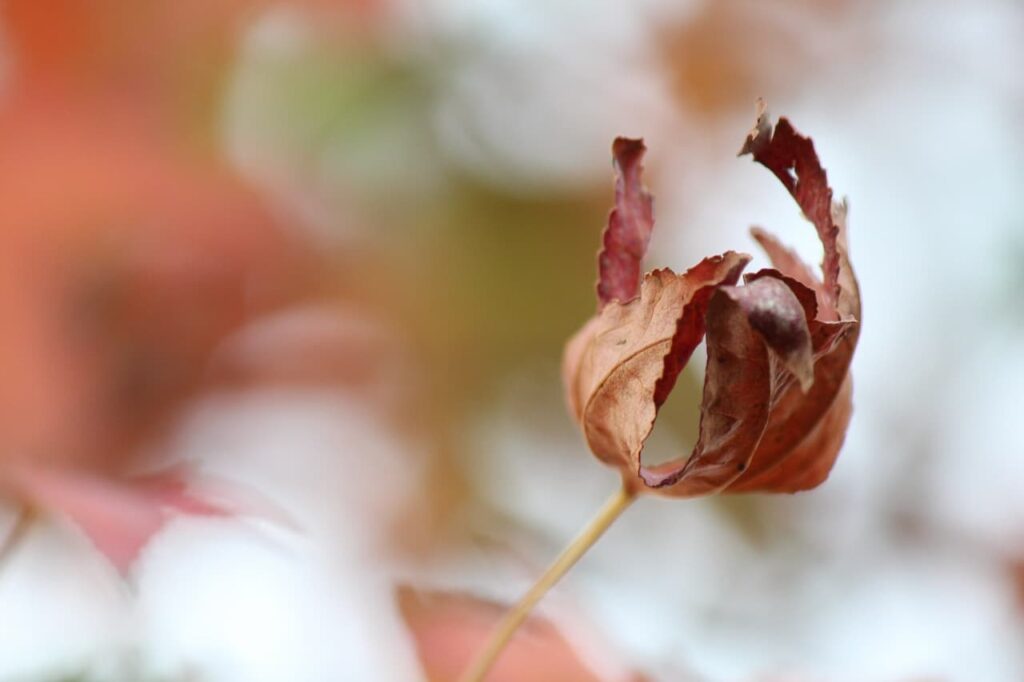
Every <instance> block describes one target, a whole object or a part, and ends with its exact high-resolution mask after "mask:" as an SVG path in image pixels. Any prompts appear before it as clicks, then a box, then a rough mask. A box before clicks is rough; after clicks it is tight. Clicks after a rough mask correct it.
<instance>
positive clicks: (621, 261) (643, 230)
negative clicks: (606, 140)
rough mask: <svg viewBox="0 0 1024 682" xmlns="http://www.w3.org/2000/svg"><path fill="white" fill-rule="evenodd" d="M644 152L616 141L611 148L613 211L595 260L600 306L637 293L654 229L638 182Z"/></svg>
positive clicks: (638, 143) (650, 203)
mask: <svg viewBox="0 0 1024 682" xmlns="http://www.w3.org/2000/svg"><path fill="white" fill-rule="evenodd" d="M646 151H647V148H646V147H644V143H643V140H631V139H628V138H624V137H619V138H616V140H615V142H614V144H612V158H613V159H614V160H615V168H616V172H617V174H618V177H617V178H616V180H615V208H613V209H612V211H611V213H609V214H608V226H607V227H606V228H605V230H604V237H603V239H602V241H603V247H602V249H601V253H600V254H598V257H597V268H598V273H599V278H598V281H597V298H598V300H599V301H600V303H601V305H604V304H607V303H609V302H611V301H619V302H620V303H628V302H629V301H631V300H633V299H634V298H636V297H637V294H638V293H639V289H640V263H641V261H643V259H644V255H645V254H646V253H647V245H648V244H649V243H650V241H651V231H652V230H653V229H654V200H653V199H652V198H651V195H650V194H649V193H648V192H647V190H646V189H644V186H643V180H642V178H641V176H642V174H643V159H644V152H646Z"/></svg>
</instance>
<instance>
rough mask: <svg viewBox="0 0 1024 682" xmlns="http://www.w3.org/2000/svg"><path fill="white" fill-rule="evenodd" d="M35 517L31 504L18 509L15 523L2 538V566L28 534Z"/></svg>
mask: <svg viewBox="0 0 1024 682" xmlns="http://www.w3.org/2000/svg"><path fill="white" fill-rule="evenodd" d="M35 518H36V515H35V511H34V510H33V509H32V507H30V506H29V505H24V506H22V507H21V508H20V509H19V510H18V515H17V517H15V519H14V525H12V526H11V528H10V530H8V531H7V535H6V536H5V537H4V539H3V540H0V567H2V566H4V565H5V564H6V563H7V562H8V561H10V559H11V556H12V555H13V554H14V550H16V549H17V548H18V545H20V544H21V541H22V540H24V539H25V536H26V535H28V530H29V528H31V527H32V522H33V521H34V520H35Z"/></svg>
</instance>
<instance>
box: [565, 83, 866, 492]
mask: <svg viewBox="0 0 1024 682" xmlns="http://www.w3.org/2000/svg"><path fill="white" fill-rule="evenodd" d="M619 143H620V141H616V147H615V149H614V151H615V154H616V160H617V163H618V166H619V168H620V171H621V176H620V178H619V182H618V185H617V191H616V209H615V210H614V211H613V212H612V215H611V217H610V220H609V226H608V229H607V230H606V232H605V237H604V243H605V250H604V251H602V254H601V259H600V268H601V281H600V283H599V286H598V295H599V299H600V306H601V308H600V310H599V312H598V313H597V314H596V315H595V316H594V317H593V318H592V319H591V320H590V321H588V322H587V323H586V324H585V325H584V327H583V328H582V329H581V330H580V331H579V332H578V333H577V335H576V336H575V337H574V338H573V339H572V340H571V341H570V342H569V344H568V346H567V348H566V354H565V360H564V363H563V375H564V376H563V378H564V381H565V385H566V390H567V394H568V401H569V406H570V410H571V411H572V414H573V416H574V417H575V418H576V420H577V421H578V422H579V423H580V426H581V428H582V430H583V433H584V436H585V438H586V440H587V444H588V445H589V446H590V448H591V451H592V452H593V453H594V454H595V455H596V456H597V457H598V458H599V459H601V460H602V461H603V462H605V463H607V464H610V465H612V466H615V467H618V468H619V469H620V471H621V473H622V475H623V478H624V480H625V482H626V485H627V486H630V487H632V488H634V489H650V490H654V491H657V492H658V493H660V494H666V495H673V496H683V497H688V496H695V495H706V494H711V493H716V492H741V491H744V492H745V491H766V492H794V491H797V490H804V489H808V488H812V487H814V486H816V485H818V484H820V483H821V482H822V481H823V480H825V478H826V477H827V476H828V473H829V471H830V470H831V467H832V464H833V463H834V461H835V458H836V455H837V454H838V452H839V448H840V447H841V445H842V441H843V437H844V435H845V431H846V427H847V425H848V424H849V419H850V414H851V408H852V402H851V395H852V388H851V386H852V384H851V382H850V379H849V376H848V372H849V365H850V360H851V359H852V356H853V351H854V348H855V347H856V343H857V336H858V333H859V325H860V322H859V320H860V295H859V292H858V289H857V282H856V278H855V276H854V274H853V269H852V267H851V265H850V260H849V254H848V251H847V247H846V221H845V217H846V207H845V204H837V203H834V202H833V201H832V190H831V188H830V187H829V186H828V181H827V177H826V174H825V170H824V169H823V168H822V167H821V164H820V163H819V161H818V157H817V154H816V153H815V151H814V145H813V143H812V142H811V140H810V139H809V138H806V137H803V136H801V135H799V134H798V133H796V131H795V130H794V129H793V127H792V126H791V125H790V124H789V122H788V121H786V119H780V121H779V123H778V124H777V125H776V126H775V127H774V129H773V128H772V126H770V125H769V124H768V122H767V116H766V114H765V111H764V105H763V103H759V105H758V119H757V123H756V125H755V127H754V129H753V130H752V131H751V133H750V134H749V135H748V137H747V140H746V143H745V144H744V146H743V150H742V152H741V153H750V154H752V155H753V156H754V159H755V161H757V162H759V163H761V164H762V165H764V166H765V167H767V168H768V169H769V170H771V171H772V172H773V173H774V174H775V175H776V177H778V178H779V180H780V181H781V182H782V183H783V185H784V186H785V187H786V188H787V189H788V190H789V192H790V193H791V194H792V196H793V197H794V199H795V200H796V201H797V204H798V205H799V206H800V208H801V210H802V211H803V213H804V215H805V216H806V217H807V218H808V219H809V220H810V221H811V222H812V223H813V224H814V226H815V228H816V230H817V233H818V236H819V238H820V239H821V242H822V245H823V247H824V251H825V260H824V263H823V265H822V273H823V278H822V279H819V278H818V277H817V276H816V275H815V274H814V272H813V271H812V270H811V268H809V267H808V266H806V265H805V264H804V263H803V261H801V260H800V258H799V257H798V256H796V254H794V253H793V252H792V251H791V250H789V249H788V248H786V247H785V246H783V245H782V244H781V243H779V242H778V241H777V240H776V239H775V238H774V237H773V236H771V235H770V234H768V233H767V232H765V231H763V230H758V229H755V231H754V237H755V239H756V240H757V241H758V242H759V243H760V244H761V245H762V247H764V249H765V251H766V252H767V253H768V256H769V258H770V259H771V261H772V264H773V265H774V269H767V270H762V271H761V272H758V273H756V274H754V275H750V276H747V277H746V278H745V282H744V284H743V285H742V286H737V280H738V278H739V274H740V272H741V270H742V269H743V267H744V266H745V265H746V263H747V261H748V260H749V257H747V256H744V255H741V254H737V253H734V252H727V253H726V254H723V255H722V256H717V257H714V258H708V259H705V260H704V261H702V262H701V263H699V264H698V265H697V266H695V267H694V268H692V269H691V270H689V271H687V272H686V273H684V274H682V275H677V274H675V273H673V272H672V271H671V270H667V269H663V270H655V271H653V272H650V273H648V274H647V275H646V276H644V278H643V279H642V281H641V282H640V284H639V286H638V287H637V288H636V289H630V288H629V287H628V286H626V284H627V283H628V282H630V281H639V280H635V279H631V278H634V277H635V278H638V277H639V275H638V273H639V265H640V261H641V259H642V258H643V255H644V252H645V250H646V245H647V242H648V240H649V237H650V228H651V227H652V226H653V222H652V221H648V222H645V221H643V220H640V221H637V220H635V217H636V216H637V215H644V216H647V217H649V215H650V214H649V213H647V214H643V213H642V212H641V213H637V211H636V208H637V206H641V207H642V206H647V207H649V206H650V197H649V196H648V195H646V193H644V192H643V191H642V189H641V188H640V184H639V159H640V157H641V156H642V153H643V147H642V145H641V146H640V147H636V146H621V147H620V144H619ZM624 207H625V208H624ZM639 236H642V239H640V238H639ZM630 239H632V241H630ZM626 244H628V245H629V246H628V247H627V246H625V245H626ZM634 272H635V273H636V274H635V275H634V274H633V273H634ZM606 274H607V275H608V276H607V278H606ZM612 292H615V293H612ZM705 333H706V335H707V350H708V361H707V370H706V373H705V382H704V395H703V398H702V402H701V412H700V415H701V417H700V435H699V438H698V441H697V444H696V446H695V447H694V450H693V452H692V453H691V454H690V455H689V457H687V458H684V459H680V460H677V461H671V462H668V463H665V464H661V465H657V466H651V467H648V466H646V465H644V464H643V461H642V451H643V446H644V442H645V441H646V439H647V437H648V436H649V435H650V433H651V431H652V429H653V426H654V421H655V418H656V417H657V413H658V409H659V408H660V407H661V405H662V404H663V403H664V402H665V400H666V398H667V397H668V394H669V393H670V392H671V390H672V388H673V387H674V385H675V381H676V378H677V377H678V375H679V372H680V371H681V370H682V369H683V367H684V366H685V365H686V363H687V361H688V360H689V358H690V355H691V354H692V352H693V350H694V349H695V348H696V346H697V345H698V344H699V343H700V341H701V339H702V338H703V337H704V336H705Z"/></svg>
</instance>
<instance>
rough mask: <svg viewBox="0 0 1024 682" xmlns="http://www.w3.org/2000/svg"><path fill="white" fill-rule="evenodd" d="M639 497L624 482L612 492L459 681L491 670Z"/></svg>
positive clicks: (477, 681) (478, 681) (478, 678)
mask: <svg viewBox="0 0 1024 682" xmlns="http://www.w3.org/2000/svg"><path fill="white" fill-rule="evenodd" d="M634 499H636V491H635V490H633V489H631V488H630V487H629V486H626V485H623V486H622V488H620V489H619V490H618V491H617V492H616V493H615V494H614V495H612V496H611V497H610V498H609V499H608V501H607V502H605V504H604V506H603V507H601V509H600V510H599V511H598V512H597V515H596V516H594V518H593V519H591V521H590V523H589V524H587V526H586V527H585V528H584V529H583V531H582V532H581V533H580V534H579V535H578V536H577V537H576V538H575V539H574V540H573V541H572V542H571V543H569V545H568V546H567V547H566V548H565V549H564V550H562V553H561V554H560V555H559V556H558V558H557V559H555V561H554V563H552V564H551V566H549V567H548V570H546V571H545V572H544V574H543V575H542V576H541V577H540V578H539V579H538V580H537V582H535V583H534V584H533V587H531V588H530V590H529V591H528V592H527V593H526V594H525V595H523V597H522V599H520V600H519V603H518V604H516V605H515V606H514V607H512V608H511V609H509V611H508V613H506V614H505V616H504V617H503V618H502V619H501V622H499V623H498V625H497V627H496V628H495V629H494V632H493V633H492V634H491V637H490V639H489V640H488V641H487V644H486V646H484V648H483V649H482V650H481V651H480V653H479V654H477V656H476V658H475V659H474V660H473V662H472V664H471V665H470V666H469V667H468V668H467V669H466V671H465V672H464V673H463V674H462V676H461V677H460V678H459V682H482V681H483V679H484V677H485V676H486V675H487V673H488V671H490V669H491V668H492V667H493V666H494V664H495V662H497V660H498V657H499V656H500V655H501V652H502V651H503V650H504V649H505V647H506V646H507V645H508V643H509V642H510V641H511V640H512V636H513V635H514V634H515V632H516V630H517V629H519V626H520V625H522V624H523V621H525V620H526V619H527V617H528V616H529V615H530V612H531V611H532V610H533V607H534V606H536V605H537V602H539V601H540V600H541V598H543V597H544V595H545V594H547V592H548V591H549V590H550V589H551V588H552V587H554V586H555V584H556V583H557V582H558V581H559V580H561V578H562V576H564V575H565V574H566V573H568V572H569V569H570V568H572V567H573V566H574V565H575V564H576V562H577V561H579V560H580V558H581V557H582V556H583V555H584V554H586V552H587V550H589V549H590V548H591V547H593V546H594V544H595V543H596V542H597V541H598V540H599V539H600V538H601V536H602V535H604V532H605V531H606V530H608V528H609V527H610V526H611V525H612V523H614V522H615V520H616V519H617V518H619V516H621V515H622V512H624V511H625V510H626V509H628V508H629V505H630V504H631V503H632V502H633V500H634Z"/></svg>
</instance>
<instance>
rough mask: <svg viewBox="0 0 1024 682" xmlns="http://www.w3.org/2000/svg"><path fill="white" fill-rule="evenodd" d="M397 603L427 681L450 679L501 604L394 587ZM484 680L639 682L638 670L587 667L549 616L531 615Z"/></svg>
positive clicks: (485, 632) (488, 629)
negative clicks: (414, 641)
mask: <svg viewBox="0 0 1024 682" xmlns="http://www.w3.org/2000/svg"><path fill="white" fill-rule="evenodd" d="M398 603H399V606H400V608H401V610H402V615H403V616H404V618H405V622H406V624H407V625H408V626H409V630H410V631H411V633H412V635H413V637H414V638H415V640H416V648H417V651H418V653H419V657H420V661H421V663H422V665H423V669H424V672H425V673H426V675H427V680H429V682H452V681H453V680H456V679H458V677H459V675H460V673H462V672H463V671H464V670H465V667H466V665H467V664H468V663H469V662H470V660H471V659H472V657H473V655H474V654H476V653H477V652H478V651H479V649H480V647H481V646H483V644H484V643H485V642H486V640H487V638H488V636H490V634H491V631H492V629H493V627H494V625H495V624H496V623H497V622H498V620H499V619H500V618H501V617H502V615H503V614H504V611H505V609H504V607H502V606H501V605H498V604H494V603H491V602H486V601H483V600H481V599H477V598H474V597H469V596H465V595H455V594H447V593H438V592H422V591H416V590H412V589H410V588H401V589H399V591H398ZM487 680H488V682H525V681H526V680H529V681H530V682H643V680H644V678H643V677H642V676H641V675H637V674H628V673H627V674H625V676H623V675H622V674H616V675H613V674H610V673H608V672H607V671H595V670H592V669H591V668H589V667H588V666H587V665H586V664H585V663H584V662H583V661H582V660H581V659H580V657H579V654H578V653H577V652H576V651H575V650H574V649H573V647H572V646H571V645H570V644H569V642H568V641H567V640H566V639H565V638H564V637H563V636H562V635H561V633H559V631H558V630H557V629H556V628H555V627H554V626H553V625H552V624H551V623H550V622H548V621H546V620H544V619H543V618H540V617H538V616H533V617H531V618H530V619H528V620H527V621H526V623H525V624H524V625H523V626H522V628H521V629H520V631H519V633H518V634H517V635H516V636H515V637H514V638H513V639H512V641H511V642H510V643H509V645H508V647H507V648H506V649H505V650H504V651H503V652H502V655H501V657H500V658H499V659H498V661H497V663H496V664H495V666H494V668H493V669H492V670H491V672H490V673H489V674H488V676H487Z"/></svg>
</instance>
